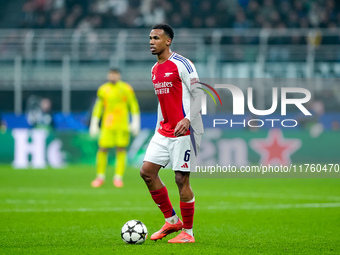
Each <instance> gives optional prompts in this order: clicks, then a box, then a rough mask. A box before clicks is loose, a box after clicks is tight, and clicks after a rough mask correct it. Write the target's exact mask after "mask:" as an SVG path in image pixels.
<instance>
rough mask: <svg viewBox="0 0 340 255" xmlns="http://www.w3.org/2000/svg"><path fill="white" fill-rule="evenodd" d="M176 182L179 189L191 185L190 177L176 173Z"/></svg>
mask: <svg viewBox="0 0 340 255" xmlns="http://www.w3.org/2000/svg"><path fill="white" fill-rule="evenodd" d="M175 181H176V184H177V186H178V188H180V189H181V188H182V187H183V186H185V185H189V176H188V175H187V174H184V173H181V172H178V173H176V176H175Z"/></svg>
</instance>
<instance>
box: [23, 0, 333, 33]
mask: <svg viewBox="0 0 340 255" xmlns="http://www.w3.org/2000/svg"><path fill="white" fill-rule="evenodd" d="M339 11H340V3H339V2H338V1H335V0H326V1H321V0H315V1H303V0H296V1H293V0H275V1H274V0H219V1H209V0H193V1H188V0H182V1H180V0H142V1H137V0H93V1H90V0H27V1H26V2H25V3H24V4H23V6H22V15H21V16H22V18H21V21H20V27H23V28H79V27H81V28H84V27H88V28H90V29H91V28H116V27H122V28H128V27H135V28H138V27H150V26H151V25H153V24H155V23H161V22H169V23H171V25H173V26H174V27H189V28H190V27H195V28H201V27H202V28H204V27H205V28H209V27H224V28H225V27H227V28H235V29H244V28H278V27H280V26H281V27H282V23H283V24H284V25H285V27H287V28H298V27H301V28H309V27H314V28H318V27H319V28H327V27H328V24H329V23H330V22H333V23H334V24H335V25H336V26H339V25H340V13H339Z"/></svg>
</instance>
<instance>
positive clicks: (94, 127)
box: [89, 89, 104, 137]
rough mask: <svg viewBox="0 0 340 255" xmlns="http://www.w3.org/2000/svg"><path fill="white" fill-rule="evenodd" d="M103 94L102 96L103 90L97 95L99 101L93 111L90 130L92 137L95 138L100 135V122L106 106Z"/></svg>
mask: <svg viewBox="0 0 340 255" xmlns="http://www.w3.org/2000/svg"><path fill="white" fill-rule="evenodd" d="M101 94H102V93H101V90H100V89H99V90H98V93H97V99H96V102H95V104H94V106H93V110H92V115H91V122H90V129H89V131H90V135H91V136H92V137H95V136H97V135H98V134H99V121H100V118H101V116H102V112H103V106H104V100H103V97H102V95H101Z"/></svg>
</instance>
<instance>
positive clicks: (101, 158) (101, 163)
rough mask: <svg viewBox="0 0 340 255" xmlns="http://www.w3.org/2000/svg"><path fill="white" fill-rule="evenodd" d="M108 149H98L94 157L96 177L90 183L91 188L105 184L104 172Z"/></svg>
mask: <svg viewBox="0 0 340 255" xmlns="http://www.w3.org/2000/svg"><path fill="white" fill-rule="evenodd" d="M107 155H108V148H103V147H99V148H98V151H97V157H96V165H97V175H96V179H95V180H94V181H92V182H91V186H92V187H94V188H98V187H100V186H102V185H103V184H104V182H105V172H106V168H107V158H108V156H107Z"/></svg>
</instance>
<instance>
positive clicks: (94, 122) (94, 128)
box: [89, 117, 100, 138]
mask: <svg viewBox="0 0 340 255" xmlns="http://www.w3.org/2000/svg"><path fill="white" fill-rule="evenodd" d="M99 131H100V129H99V119H98V118H97V117H92V118H91V123H90V128H89V132H90V136H91V137H93V138H94V137H96V136H98V134H99Z"/></svg>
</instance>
